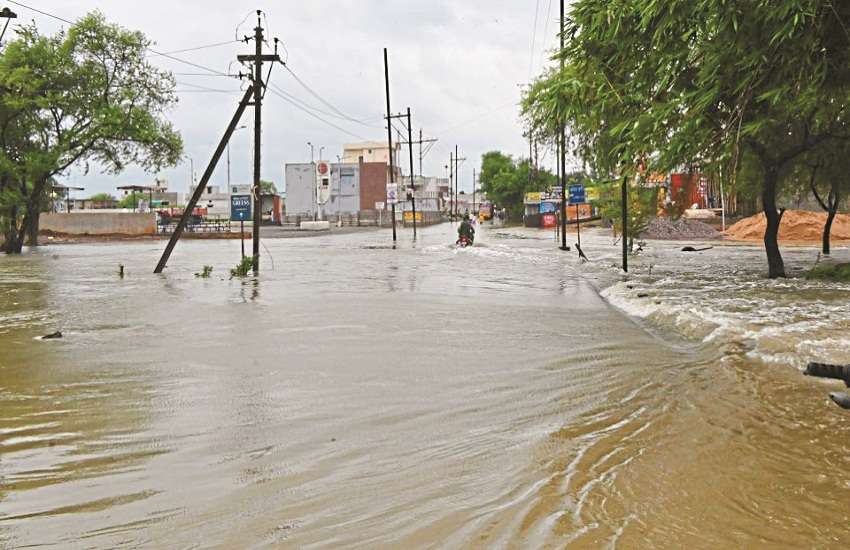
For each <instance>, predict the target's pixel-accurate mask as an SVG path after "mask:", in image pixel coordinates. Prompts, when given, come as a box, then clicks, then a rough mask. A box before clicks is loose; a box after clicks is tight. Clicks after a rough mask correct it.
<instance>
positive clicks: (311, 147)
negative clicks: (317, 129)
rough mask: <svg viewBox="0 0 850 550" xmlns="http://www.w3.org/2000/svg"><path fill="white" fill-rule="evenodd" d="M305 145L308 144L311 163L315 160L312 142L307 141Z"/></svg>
mask: <svg viewBox="0 0 850 550" xmlns="http://www.w3.org/2000/svg"><path fill="white" fill-rule="evenodd" d="M307 145H309V146H310V164H313V163H314V162H316V157H315V156H314V155H313V153H315V151H314V150H313V144H312V143H310V142H309V141H308V142H307Z"/></svg>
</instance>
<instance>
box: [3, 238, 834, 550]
mask: <svg viewBox="0 0 850 550" xmlns="http://www.w3.org/2000/svg"><path fill="white" fill-rule="evenodd" d="M452 231H453V229H452V227H451V226H450V225H448V224H446V225H443V226H438V227H432V228H428V229H426V230H424V231H422V232H421V235H420V239H419V241H418V242H417V243H416V245H415V246H413V245H412V243H411V239H410V235H409V230H404V231H402V232H401V236H400V247H399V249H397V250H392V249H390V248H389V245H390V243H391V237H390V233H389V232H388V231H366V232H362V233H356V234H348V235H334V236H330V235H329V236H320V237H315V238H308V239H278V240H267V241H265V248H264V249H263V257H262V262H263V273H262V274H261V276H260V277H259V278H258V279H253V278H248V279H246V280H244V281H243V280H230V279H229V273H228V270H229V268H230V267H232V266H233V265H235V264H236V263H237V261H238V256H239V243H238V242H183V243H181V244H180V245H179V246H178V248H177V252H176V253H175V255H174V257H173V258H172V261H171V263H170V266H169V268H168V269H167V270H166V273H165V274H164V275H162V276H157V275H153V274H152V273H151V272H152V270H153V267H154V265H155V263H156V260H157V259H158V256H159V253H160V252H161V250H162V248H163V246H164V243H159V242H145V243H111V244H80V245H56V246H46V247H43V248H41V249H39V250H38V251H37V252H32V253H28V254H25V255H23V256H21V257H17V258H9V257H3V258H0V548H4V549H6V548H9V549H11V548H18V547H39V546H44V547H56V548H116V547H126V548H135V547H146V548H266V547H283V548H288V547H293V548H370V549H371V548H563V547H569V548H606V547H610V548H732V547H735V548H846V547H848V545H850V412H847V411H843V410H841V409H839V408H838V407H835V406H834V405H832V404H831V403H829V401H828V399H827V395H828V393H829V392H830V391H834V390H837V389H839V386H838V385H836V384H831V383H826V382H821V381H816V380H811V379H808V378H805V377H803V376H802V375H801V374H800V369H801V368H802V367H803V366H804V365H805V362H806V361H808V360H812V359H821V360H829V361H834V362H848V363H850V285H840V284H832V283H830V284H824V283H808V282H805V281H801V280H798V279H791V280H787V281H767V280H765V279H764V278H762V275H763V271H764V259H763V255H762V254H763V253H762V251H761V250H760V249H759V248H758V247H757V246H734V247H730V246H720V247H717V248H715V249H713V250H710V251H706V252H702V253H696V254H683V253H681V252H679V251H678V250H679V248H681V243H659V242H653V243H650V244H649V246H648V247H647V249H646V251H645V252H644V253H642V254H641V255H639V256H638V257H636V258H634V259H633V273H632V275H631V276H630V278H629V279H628V280H625V279H623V278H622V277H621V275H620V274H619V273H618V272H617V270H616V269H615V268H614V267H613V264H615V263H616V262H617V259H618V248H617V247H616V246H615V245H614V244H613V243H612V239H611V238H610V236H608V235H606V234H605V233H601V232H598V233H592V234H591V233H588V234H584V235H583V238H584V240H583V245H584V246H583V248H584V249H585V251H586V253H587V255H588V256H589V257H590V258H591V260H592V262H591V263H590V264H585V265H580V264H579V263H578V261H577V258H576V255H575V253H569V254H565V253H562V252H560V251H558V250H557V249H556V248H555V242H554V240H553V238H552V235H551V234H549V233H542V232H538V231H532V230H526V229H502V228H485V229H484V230H483V231H481V232H480V233H481V235H480V238H479V240H478V241H477V242H476V246H475V247H473V248H469V249H465V250H456V249H454V248H453V247H452V246H450V244H449V243H450V242H451V241H452V238H451V235H452ZM570 240H571V241H574V240H575V238H574V236H573V235H571V237H570ZM837 254H838V255H839V256H840V255H845V256H846V255H848V250H847V249H846V248H842V247H839V250H838V251H837ZM815 257H816V250H813V249H812V248H800V249H790V250H786V260H787V261H788V264H789V271H791V272H792V273H799V271H800V269H801V268H802V267H803V266H805V265H808V264H810V263H811V262H812V261H813V260H814V258H815ZM118 264H123V265H124V266H125V277H124V278H123V279H122V278H119V277H118V275H117V272H118ZM205 264H208V265H211V266H213V268H214V270H213V273H212V277H210V278H209V279H201V278H196V277H195V276H194V273H195V272H198V271H200V270H201V268H202V267H203V266H204V265H205ZM57 330H59V331H62V333H63V334H64V338H62V339H60V340H38V339H36V338H37V337H38V336H40V335H44V334H48V333H52V332H54V331H57Z"/></svg>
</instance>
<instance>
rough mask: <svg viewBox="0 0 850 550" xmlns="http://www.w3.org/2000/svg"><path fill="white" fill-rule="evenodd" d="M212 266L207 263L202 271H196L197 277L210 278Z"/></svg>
mask: <svg viewBox="0 0 850 550" xmlns="http://www.w3.org/2000/svg"><path fill="white" fill-rule="evenodd" d="M212 270H213V268H212V266H211V265H205V266H204V267H203V269H201V272H200V273H195V277H200V278H201V279H209V278H210V275H212Z"/></svg>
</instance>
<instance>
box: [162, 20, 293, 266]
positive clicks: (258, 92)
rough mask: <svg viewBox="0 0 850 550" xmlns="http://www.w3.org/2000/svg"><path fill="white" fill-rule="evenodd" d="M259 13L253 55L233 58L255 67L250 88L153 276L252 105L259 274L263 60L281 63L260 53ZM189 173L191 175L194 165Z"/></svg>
mask: <svg viewBox="0 0 850 550" xmlns="http://www.w3.org/2000/svg"><path fill="white" fill-rule="evenodd" d="M261 14H262V12H261V11H260V10H257V27H256V28H255V29H254V38H253V40H254V42H255V50H254V52H255V53H254V55H239V56H237V57H236V59H237V60H239V61H240V62H242V63H246V62H250V63H253V64H254V72H253V74H252V75H249V76H250V78H251V85H250V86H249V87H248V89H247V90H246V91H245V95H244V97H243V98H242V101H240V102H239V108H238V109H237V110H236V114H235V115H234V116H233V119H232V120H231V121H230V125H229V126H228V127H227V130H226V131H225V132H224V136H223V137H222V138H221V141H220V142H219V144H218V147H217V148H216V150H215V153H213V156H212V159H210V162H209V165H207V169H206V170H205V171H204V175H203V176H202V177H201V181H200V182H199V183H198V185H197V187H195V192H194V193H192V198H191V199H189V204H187V205H186V209H185V210H184V211H183V215H182V216H181V218H180V221H179V222H178V224H177V228H176V229H175V230H174V234H173V235H171V239H170V240H169V242H168V245H167V246H166V248H165V252H163V253H162V257H161V258H160V260H159V263H158V264H157V266H156V269H155V270H154V273H162V270H163V269H165V266H166V264H167V263H168V259H169V258H170V257H171V253H172V252H173V251H174V247H175V246H176V245H177V241H178V240H180V236H181V235H182V234H183V231H184V229H185V228H186V224H187V223H188V220H189V217H190V216H191V215H192V212H193V211H194V209H195V206H196V205H197V203H198V201H199V200H200V198H201V195H202V194H203V192H204V189H205V188H206V186H207V183H208V182H209V180H210V178H211V177H212V175H213V172H214V171H215V167H216V165H217V164H218V161H219V160H220V159H221V156H222V155H223V154H224V152H225V149H226V148H227V145H228V144H229V143H230V138H231V136H232V135H233V132H234V131H235V130H236V126H237V125H238V124H239V120H240V119H241V118H242V114H243V113H244V112H245V109H246V108H247V107H248V106H249V105H253V106H254V186H253V190H252V191H253V195H254V227H253V236H254V265H253V267H254V273H255V274H256V273H259V270H260V222H262V210H261V207H262V205H261V199H262V194H261V192H260V147H261V137H262V100H263V91H264V88H265V83H264V82H263V75H262V67H263V62H264V61H268V62H271V63H275V62H280V56H278V55H277V51H275V53H274V54H268V55H264V54H263V40H264V39H263V28H262V24H261V20H260V16H261ZM250 40H251V39H250V38H249V37H247V36H246V37H245V39H244V41H245V42H249V41H250ZM276 49H277V40H275V50H276ZM240 76H242V75H240ZM193 165H194V162H193ZM192 171H193V172H194V166H193V170H192ZM193 179H194V174H193Z"/></svg>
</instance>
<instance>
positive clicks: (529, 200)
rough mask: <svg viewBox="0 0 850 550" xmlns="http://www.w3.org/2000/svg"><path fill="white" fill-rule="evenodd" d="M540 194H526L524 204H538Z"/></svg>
mask: <svg viewBox="0 0 850 550" xmlns="http://www.w3.org/2000/svg"><path fill="white" fill-rule="evenodd" d="M540 195H541V194H540V193H536V192H535V193H526V194H525V202H527V203H535V202H540Z"/></svg>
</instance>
